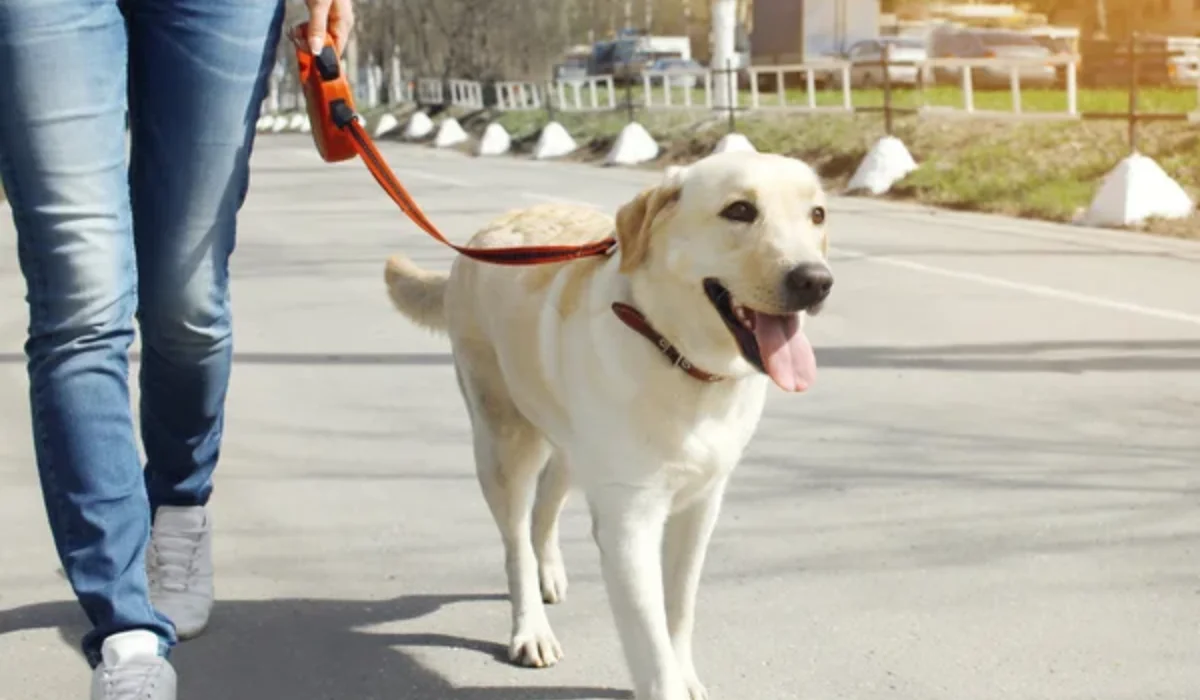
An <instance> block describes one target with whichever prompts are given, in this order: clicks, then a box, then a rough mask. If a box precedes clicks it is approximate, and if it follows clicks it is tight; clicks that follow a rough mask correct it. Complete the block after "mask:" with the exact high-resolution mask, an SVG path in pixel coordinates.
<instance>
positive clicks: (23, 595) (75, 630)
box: [0, 135, 1200, 700]
mask: <svg viewBox="0 0 1200 700" xmlns="http://www.w3.org/2000/svg"><path fill="white" fill-rule="evenodd" d="M385 150H386V152H387V153H388V154H389V156H390V158H391V159H392V162H393V163H394V164H395V165H396V167H397V170H398V171H399V172H400V175H401V176H402V177H403V178H404V179H405V180H406V182H407V183H408V184H409V185H410V186H411V189H412V190H413V192H414V194H415V195H416V196H417V197H418V198H419V200H420V202H421V203H422V205H423V206H424V207H425V208H426V209H427V210H428V212H429V214H430V215H431V217H432V218H433V219H434V220H435V221H436V222H437V223H438V224H439V225H440V226H441V227H442V228H443V229H444V230H446V231H447V232H449V233H450V234H451V235H453V236H454V237H455V238H456V239H457V240H459V241H463V240H465V239H466V238H467V236H468V235H469V234H470V232H471V231H472V230H473V229H474V228H475V227H477V226H479V225H480V224H482V223H483V222H484V221H485V220H487V219H488V218H489V217H491V216H493V215H496V214H498V213H499V212H501V211H503V210H505V209H508V208H511V207H517V206H523V205H527V204H532V203H536V202H540V201H547V200H552V199H569V200H577V201H583V202H588V203H593V204H596V205H599V206H601V207H604V208H605V209H608V210H610V211H611V210H614V209H615V207H616V206H618V205H619V204H620V203H621V202H623V201H625V200H626V199H628V198H629V197H631V196H632V195H633V194H634V193H635V192H636V191H637V190H638V189H639V188H640V187H641V186H643V185H645V184H647V183H650V182H652V181H654V179H655V177H656V176H655V175H654V174H652V173H649V172H645V171H630V170H611V169H601V168H596V167H592V166H585V165H578V164H568V163H533V162H529V161H524V160H518V159H495V160H481V159H471V158H469V157H466V156H463V155H460V154H457V153H445V152H437V151H433V150H430V149H426V148H417V147H409V146H401V145H387V146H386V147H385ZM254 165H255V167H254V178H253V185H252V191H251V196H250V200H249V203H248V205H247V207H246V210H245V216H244V218H243V224H242V229H241V237H240V243H239V247H238V250H237V253H236V255H235V265H234V267H235V277H236V282H235V285H234V297H235V299H236V314H237V316H236V319H237V320H236V324H237V325H236V328H237V331H236V332H237V335H236V338H237V356H238V360H237V366H236V371H235V377H234V384H233V389H232V395H231V397H230V402H229V432H228V439H227V448H226V452H225V456H224V461H223V463H222V465H221V467H220V469H219V471H218V481H217V490H216V497H215V500H214V502H213V509H214V516H215V522H216V528H217V529H216V564H217V571H218V581H217V585H218V593H219V597H220V602H219V604H218V606H217V608H216V610H215V612H214V616H213V621H212V626H211V629H210V630H209V632H208V633H207V635H206V636H204V637H202V638H200V639H198V640H195V641H193V642H189V643H186V644H184V645H183V646H181V647H179V648H178V649H177V650H176V652H175V656H174V661H175V663H176V666H177V668H178V669H179V672H180V677H181V693H180V697H181V698H183V699H185V700H217V699H218V698H220V699H222V700H251V699H254V700H259V699H261V698H279V699H281V700H282V699H285V698H286V699H287V700H368V699H380V700H383V699H387V700H425V699H428V700H451V699H456V698H462V699H470V700H521V699H529V700H568V699H575V698H581V699H585V698H619V697H627V692H628V691H627V689H628V688H629V687H630V686H629V681H628V678H627V676H626V672H625V670H624V665H623V663H622V661H621V658H620V654H619V650H618V645H617V637H616V633H615V631H614V628H613V625H612V623H611V620H610V616H609V612H608V609H607V606H606V603H605V598H604V593H603V590H602V585H601V581H600V578H599V574H598V568H597V567H598V561H597V554H596V550H595V547H594V546H593V544H592V542H591V539H590V535H589V525H588V521H587V517H586V513H585V510H584V508H583V506H582V503H581V499H579V498H578V497H575V498H573V499H572V501H571V502H570V504H569V505H568V510H567V513H566V516H565V517H566V520H565V522H564V529H563V538H564V548H565V554H566V560H567V564H568V569H569V574H570V577H571V588H570V592H569V594H568V599H567V601H566V603H565V604H564V605H562V606H558V607H554V608H551V610H550V615H551V620H552V622H553V623H554V625H555V626H556V631H557V633H558V637H559V639H560V641H561V642H562V643H563V645H564V647H565V649H566V653H567V656H566V658H565V659H564V661H563V662H562V663H561V664H560V665H559V666H557V667H556V668H554V669H551V670H524V669H518V668H514V667H512V666H510V665H508V664H506V663H504V662H503V661H502V660H501V659H500V657H501V656H502V655H503V653H504V645H505V643H506V641H507V633H508V615H509V612H508V604H507V602H506V601H505V599H504V595H503V594H504V577H503V571H502V555H501V549H500V543H499V539H498V535H497V533H496V530H495V528H494V526H493V524H492V521H491V518H490V516H489V514H488V512H487V509H486V507H485V505H484V502H483V499H482V497H481V495H480V493H479V490H478V487H477V486H476V483H475V479H474V474H473V467H472V462H471V450H470V445H469V433H468V427H467V420H466V414H465V412H464V409H463V408H462V404H461V401H460V399H459V396H458V393H457V389H456V386H455V383H454V379H453V375H452V369H451V367H450V364H449V359H448V355H447V345H446V341H445V340H443V339H441V338H439V337H435V336H432V335H430V334H428V333H425V332H422V331H420V330H417V329H415V328H414V327H412V326H410V325H409V324H408V323H407V322H406V321H404V320H403V319H401V317H399V316H398V315H397V314H396V313H394V312H393V311H392V309H391V307H390V306H389V304H388V302H387V300H386V299H385V296H384V292H383V284H382V281H381V270H382V264H383V260H384V258H385V257H386V256H387V255H388V254H389V253H390V252H392V251H394V250H398V249H404V250H406V251H408V252H410V253H412V254H414V255H415V257H416V259H418V260H420V261H422V262H424V263H428V264H431V265H436V266H444V265H447V264H448V263H449V261H450V259H451V258H450V255H449V254H448V253H447V251H446V250H445V249H443V248H439V247H438V246H437V245H436V244H435V243H433V242H432V241H431V240H429V239H427V238H425V237H423V234H419V233H417V232H416V229H415V228H414V227H412V226H411V225H409V224H408V223H407V222H406V221H404V220H403V219H402V218H401V216H400V215H399V214H398V213H397V212H396V211H394V209H393V208H392V205H391V203H390V202H389V201H388V200H387V199H386V198H385V197H384V195H383V194H382V193H381V192H380V191H379V190H378V189H377V188H376V186H375V184H374V182H373V181H372V180H371V179H370V177H369V175H368V174H367V171H366V170H365V169H364V168H363V167H362V165H361V164H360V163H357V162H348V163H342V164H338V165H325V164H322V163H321V162H319V160H318V159H317V157H316V155H315V154H314V152H313V149H312V147H311V143H310V142H309V141H308V140H307V137H305V136H288V135H273V136H264V137H262V138H260V139H259V145H258V147H257V152H256V155H255V159H254ZM830 209H831V214H830V221H831V226H832V231H833V236H834V246H835V249H834V265H835V272H836V275H837V284H836V286H835V290H834V293H833V297H832V299H831V302H830V304H829V305H828V307H827V310H826V312H825V313H824V314H823V315H822V316H821V317H819V318H818V319H816V320H815V321H814V322H813V323H812V324H811V325H810V329H811V333H810V335H811V337H812V339H813V342H814V343H815V344H816V346H817V348H818V350H817V357H818V362H819V364H820V367H821V371H820V375H819V379H818V383H817V386H816V388H815V389H814V390H813V391H812V392H811V393H810V394H809V395H805V396H799V397H796V396H785V395H783V394H782V393H775V394H773V395H772V396H771V398H770V400H769V404H768V410H767V415H766V417H765V419H764V421H763V424H762V429H761V432H760V434H759V435H758V437H757V439H756V440H755V441H754V443H753V448H752V449H751V451H750V453H749V455H748V457H747V459H746V461H745V463H744V465H743V467H742V468H741V470H740V471H739V473H738V474H737V475H736V477H735V480H734V486H733V488H732V492H731V493H730V495H729V499H728V502H727V505H726V508H725V510H724V512H723V515H722V519H721V522H720V525H719V528H718V531H717V534H716V537H715V539H714V542H713V546H712V550H711V556H710V559H709V564H708V566H707V569H706V575H705V579H704V584H703V588H702V591H701V596H700V611H699V629H698V631H697V657H698V665H699V667H700V670H701V676H702V678H703V680H704V681H705V682H706V683H707V684H708V686H709V690H710V691H711V694H712V697H713V700H749V699H751V698H752V699H754V700H773V699H785V698H798V699H803V700H833V699H835V698H848V699H854V700H875V699H880V700H882V699H885V698H886V699H888V700H1084V699H1085V698H1086V699H1088V700H1149V699H1151V698H1155V699H1164V700H1194V699H1195V698H1197V697H1200V246H1196V245H1189V244H1185V243H1180V242H1175V241H1167V240H1161V239H1153V238H1147V237H1140V236H1136V235H1130V234H1123V233H1105V232H1097V231H1085V230H1079V229H1068V228H1063V227H1058V226H1051V225H1045V224H1038V223H1031V222H1017V221H1011V220H1007V219H1001V218H994V217H984V216H975V215H967V214H951V213H945V212H943V213H937V212H931V211H929V210H925V209H920V208H915V207H910V206H901V205H895V204H887V203H879V202H871V201H865V200H860V199H854V200H844V199H839V200H835V201H834V202H833V203H832V206H831V208H830ZM0 245H2V246H3V249H4V250H5V253H4V254H3V255H0V294H2V298H4V299H7V300H8V301H7V302H5V303H4V304H2V305H0V533H3V546H2V547H0V700H66V699H69V698H83V697H85V692H86V687H87V682H88V679H87V673H86V669H85V667H84V666H83V663H82V660H81V658H80V657H79V655H78V653H77V652H76V651H75V646H76V639H77V637H78V635H79V633H80V631H81V621H82V617H81V615H80V613H79V612H78V611H77V610H76V608H75V606H74V603H73V602H71V598H70V594H69V591H68V589H67V587H66V584H65V583H64V581H63V580H62V579H61V577H60V576H59V575H58V573H57V562H56V561H55V558H54V554H53V550H52V547H51V543H50V539H49V536H48V528H47V526H46V524H45V518H44V515H43V512H42V506H41V500H40V496H39V491H38V489H37V486H36V481H35V472H34V467H33V465H32V456H31V448H30V437H29V429H28V417H27V407H26V393H25V392H26V379H25V374H24V367H23V364H22V362H23V359H22V357H21V343H22V334H23V331H24V324H25V311H24V307H23V304H22V302H21V298H22V296H21V295H22V294H23V287H22V285H21V282H20V278H19V276H18V274H17V270H16V262H15V255H14V254H13V250H14V248H13V232H12V226H11V223H10V222H9V221H8V217H7V214H6V215H5V217H4V221H3V224H0Z"/></svg>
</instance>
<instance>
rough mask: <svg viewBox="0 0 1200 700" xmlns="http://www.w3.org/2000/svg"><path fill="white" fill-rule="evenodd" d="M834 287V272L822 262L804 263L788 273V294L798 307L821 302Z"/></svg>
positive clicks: (806, 306)
mask: <svg viewBox="0 0 1200 700" xmlns="http://www.w3.org/2000/svg"><path fill="white" fill-rule="evenodd" d="M830 289H833V272H831V271H830V270H829V268H828V267H825V266H824V265H822V264H821V263H803V264H800V265H797V266H796V267H794V268H792V271H791V272H789V273H788V275H787V290H788V296H790V297H791V302H792V304H793V305H795V306H796V307H797V308H800V309H807V308H809V307H810V306H813V305H814V304H819V303H820V302H822V301H824V300H825V297H827V296H829V290H830Z"/></svg>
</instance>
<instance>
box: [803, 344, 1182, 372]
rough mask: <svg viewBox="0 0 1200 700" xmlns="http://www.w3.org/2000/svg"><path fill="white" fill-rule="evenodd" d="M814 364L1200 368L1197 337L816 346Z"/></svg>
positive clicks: (857, 366)
mask: <svg viewBox="0 0 1200 700" xmlns="http://www.w3.org/2000/svg"><path fill="white" fill-rule="evenodd" d="M816 354H817V364H818V365H820V366H821V367H827V368H839V369H871V368H877V369H920V370H942V371H955V372H1047V373H1061V374H1078V373H1081V372H1178V371H1183V370H1200V341H1196V340H1081V341H1062V342H1058V341H1053V342H1052V341H1046V342H1022V343H986V344H985V343H977V344H964V345H924V346H908V347H893V346H852V347H828V346H827V347H821V346H820V345H819V344H818V345H817V347H816Z"/></svg>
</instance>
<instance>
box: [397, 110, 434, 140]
mask: <svg viewBox="0 0 1200 700" xmlns="http://www.w3.org/2000/svg"><path fill="white" fill-rule="evenodd" d="M432 133H433V120H432V119H430V118H429V115H428V114H426V113H424V112H421V111H416V112H413V115H412V116H411V117H409V118H408V125H407V126H405V127H404V138H406V139H408V140H410V141H417V140H420V139H423V138H425V137H426V136H429V135H430V134H432Z"/></svg>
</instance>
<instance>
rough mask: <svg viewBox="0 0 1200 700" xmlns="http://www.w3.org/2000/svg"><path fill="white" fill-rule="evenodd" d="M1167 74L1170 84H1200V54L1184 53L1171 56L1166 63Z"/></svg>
mask: <svg viewBox="0 0 1200 700" xmlns="http://www.w3.org/2000/svg"><path fill="white" fill-rule="evenodd" d="M1167 74H1168V75H1169V76H1170V80H1171V84H1172V85H1179V86H1183V87H1198V86H1200V55H1195V54H1186V55H1183V56H1174V57H1172V58H1171V59H1170V60H1169V62H1168V64H1167Z"/></svg>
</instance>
